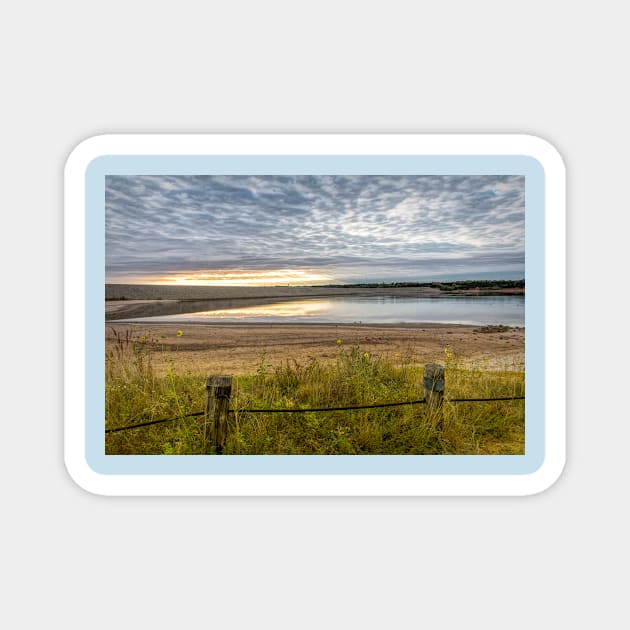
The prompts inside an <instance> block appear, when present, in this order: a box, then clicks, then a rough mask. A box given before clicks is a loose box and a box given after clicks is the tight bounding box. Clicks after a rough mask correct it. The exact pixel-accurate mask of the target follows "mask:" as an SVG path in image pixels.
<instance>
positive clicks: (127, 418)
mask: <svg viewBox="0 0 630 630" xmlns="http://www.w3.org/2000/svg"><path fill="white" fill-rule="evenodd" d="M331 346H336V347H337V355H336V357H335V358H334V359H333V360H331V361H330V362H327V363H324V362H322V361H319V360H317V359H315V358H312V359H310V360H309V361H308V362H306V363H298V362H296V361H293V360H291V359H288V360H287V361H285V362H284V363H282V364H281V365H275V366H274V365H270V364H268V363H267V361H266V359H265V356H264V354H263V355H262V356H261V357H260V363H259V366H258V369H257V371H256V373H254V374H251V375H247V376H238V377H234V379H233V385H232V398H231V403H230V404H231V408H232V409H234V410H235V413H233V414H230V423H231V428H230V434H229V437H228V441H227V445H226V448H225V451H224V453H225V454H228V455H229V454H240V455H257V454H292V455H298V454H320V455H346V454H355V455H362V454H522V453H523V452H524V438H525V429H524V427H525V419H524V407H525V405H524V401H523V400H514V401H494V402H482V403H449V402H445V404H444V418H443V421H442V423H439V422H436V420H435V418H433V419H432V418H430V417H428V415H427V408H426V405H422V404H420V405H409V406H401V407H389V408H388V407H385V408H379V409H373V410H353V411H334V412H300V411H299V409H300V408H313V407H340V406H352V405H369V404H377V403H386V402H401V401H406V400H420V399H422V398H423V397H424V392H423V388H422V372H423V368H422V366H417V365H415V364H414V363H413V361H412V359H411V357H407V358H404V357H403V358H402V359H399V360H397V361H396V362H394V361H393V360H391V359H390V358H388V357H385V356H377V355H372V354H370V353H367V352H364V351H362V349H361V348H360V347H358V346H354V347H345V346H344V344H343V342H342V340H340V339H337V340H336V339H334V338H332V339H331ZM155 353H163V350H162V348H161V346H160V342H159V340H157V339H154V338H149V337H148V336H147V335H142V334H138V333H136V332H132V331H131V330H130V331H128V332H127V333H126V334H125V335H124V336H123V335H117V337H116V342H115V344H114V345H113V347H112V348H111V350H109V351H108V352H107V356H106V396H105V404H106V409H105V417H106V428H108V429H109V428H115V427H120V426H125V425H132V424H137V423H140V422H147V421H152V420H160V419H163V418H178V419H176V420H174V421H171V422H166V423H162V424H156V425H151V426H148V427H142V428H137V429H129V430H126V431H120V432H115V433H108V434H106V440H105V448H106V453H107V454H169V455H170V454H182V455H183V454H196V453H200V452H201V448H202V447H201V440H202V428H201V427H202V422H203V416H201V417H193V418H184V416H186V415H187V414H191V413H196V412H199V411H201V410H203V408H204V396H205V375H203V374H194V373H192V372H184V373H180V372H178V371H177V370H176V369H175V365H174V363H173V362H172V361H171V362H170V363H169V367H168V370H167V373H166V374H165V375H158V374H157V373H156V370H155V369H154V366H153V358H154V356H155ZM166 358H167V359H168V357H166ZM444 362H445V365H446V388H447V391H446V399H447V400H448V399H452V398H490V397H501V396H504V397H505V396H522V395H524V373H523V372H495V371H489V370H484V369H483V366H479V367H476V368H469V367H467V368H466V369H464V368H463V367H462V366H460V365H458V363H457V360H456V357H454V356H453V354H452V352H451V351H450V349H449V348H446V349H445V353H444ZM254 408H294V409H296V412H295V413H277V414H262V413H258V414H256V413H250V412H247V413H246V412H240V411H239V409H254Z"/></svg>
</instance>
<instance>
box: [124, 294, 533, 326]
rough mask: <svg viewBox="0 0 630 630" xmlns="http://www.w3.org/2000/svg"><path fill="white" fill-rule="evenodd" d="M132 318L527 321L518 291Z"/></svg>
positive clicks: (317, 300) (325, 300)
mask: <svg viewBox="0 0 630 630" xmlns="http://www.w3.org/2000/svg"><path fill="white" fill-rule="evenodd" d="M136 321H143V322H144V321H146V322H149V321H152V322H170V323H177V322H179V323H182V324H183V323H202V322H205V323H208V324H210V323H220V322H225V323H255V322H260V323H279V322H283V323H348V324H352V323H363V324H379V323H380V324H396V323H402V322H406V323H419V322H427V323H428V322H432V323H449V324H473V325H488V324H494V325H497V324H503V325H505V326H524V325H525V298H524V296H522V295H506V296H503V295H500V296H495V295H489V296H452V297H435V298H431V297H420V298H419V297H386V296H365V297H360V296H349V297H341V296H340V297H313V298H306V299H300V300H291V301H286V302H277V303H275V304H264V305H258V306H249V307H239V308H226V309H219V310H205V311H199V312H194V313H178V314H176V315H164V316H156V317H144V318H142V319H138V320H136Z"/></svg>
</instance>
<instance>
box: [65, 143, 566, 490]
mask: <svg viewBox="0 0 630 630" xmlns="http://www.w3.org/2000/svg"><path fill="white" fill-rule="evenodd" d="M104 155H525V156H530V157H532V158H534V159H536V160H538V162H539V163H540V164H541V165H542V167H543V168H544V171H545V237H546V238H545V261H546V262H545V459H544V462H543V464H542V466H541V467H540V468H539V469H538V470H537V471H535V472H534V473H531V474H528V475H207V476H206V475H155V474H152V475H104V474H100V473H96V472H94V471H93V470H92V469H91V468H90V467H89V466H88V464H87V462H86V457H85V450H86V440H85V438H86V435H85V402H86V401H85V384H86V383H85V370H84V366H85V318H86V313H85V266H86V258H85V198H86V190H85V174H86V169H87V167H88V165H89V163H90V162H91V161H92V160H93V159H95V158H97V157H101V156H104ZM565 180H566V174H565V168H564V164H563V161H562V158H561V157H560V155H559V153H558V152H557V151H556V149H555V148H554V147H553V146H552V145H551V144H549V143H548V142H547V141H545V140H542V139H540V138H538V137H535V136H530V135H518V134H516V135H514V134H509V135H508V134H505V135H503V134H501V135H485V134H483V135H482V134H471V135H461V134H453V135H450V134H440V135H424V134H423V135H413V134H404V135H402V134H401V135H398V134H374V135H371V134H356V135H355V134H317V135H310V134H287V135H283V134H259V135H258V134H256V135H254V134H230V135H227V134H226V135H201V134H199V135H135V134H129V135H122V134H121V135H118V134H113V135H103V136H95V137H92V138H88V139H87V140H84V141H83V142H81V143H80V144H79V145H78V146H77V147H76V148H75V149H74V151H72V153H71V154H70V156H69V158H68V160H67V162H66V168H65V181H64V185H65V215H64V216H65V226H64V236H65V259H64V281H65V291H64V307H65V321H64V348H65V366H64V396H65V435H64V455H65V463H66V467H67V469H68V472H69V474H70V476H71V477H72V479H73V480H74V481H75V482H76V483H77V484H78V485H79V486H80V487H81V488H83V489H84V490H87V491H88V492H93V493H95V494H101V495H111V496H122V495H127V496H138V495H145V496H174V495H179V496H199V495H201V496H447V495H448V496H466V495H469V496H474V495H477V496H480V495H485V496H489V495H496V496H509V495H519V496H523V495H530V494H535V493H538V492H542V491H543V490H546V489H547V488H549V487H550V486H551V485H553V484H554V483H555V481H556V480H557V479H558V478H559V477H560V475H561V473H562V470H563V468H564V464H565V457H566V453H565V448H566V446H565V445H566V360H565V357H566V341H565V336H566V330H565V321H566V263H565V260H566V237H565V231H566V216H565V215H566V192H565V191H566V183H565ZM552 379H553V383H552V382H551V381H552Z"/></svg>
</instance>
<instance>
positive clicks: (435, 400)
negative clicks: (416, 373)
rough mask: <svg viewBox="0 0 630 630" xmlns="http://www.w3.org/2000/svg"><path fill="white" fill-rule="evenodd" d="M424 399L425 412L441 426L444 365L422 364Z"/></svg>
mask: <svg viewBox="0 0 630 630" xmlns="http://www.w3.org/2000/svg"><path fill="white" fill-rule="evenodd" d="M424 399H425V400H426V401H427V414H428V416H429V418H431V421H432V422H433V423H435V425H436V426H437V427H438V428H441V426H442V420H443V410H442V403H443V402H444V366H443V365H440V364H439V363H427V364H426V365H425V366H424Z"/></svg>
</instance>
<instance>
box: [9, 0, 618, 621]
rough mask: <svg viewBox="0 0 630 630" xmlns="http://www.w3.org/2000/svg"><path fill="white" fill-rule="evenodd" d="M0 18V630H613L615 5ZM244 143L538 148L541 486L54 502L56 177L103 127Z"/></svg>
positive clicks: (18, 11)
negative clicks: (546, 151)
mask: <svg viewBox="0 0 630 630" xmlns="http://www.w3.org/2000/svg"><path fill="white" fill-rule="evenodd" d="M5 5H6V3H5ZM7 6H8V7H9V8H7ZM7 6H3V8H2V9H0V49H1V50H0V52H1V55H0V60H1V61H0V63H2V73H1V75H0V76H1V77H2V87H3V97H2V101H1V105H0V107H1V111H2V116H1V118H0V124H1V125H2V129H1V134H0V138H1V139H2V151H1V159H2V168H1V170H0V172H1V173H2V182H3V186H2V192H3V199H2V200H3V204H2V222H3V230H2V248H0V256H1V257H2V269H3V270H4V273H5V279H4V286H5V292H4V298H5V299H4V300H3V306H4V308H3V309H2V327H1V328H0V330H1V331H2V339H3V350H4V352H3V354H4V357H5V361H4V362H3V363H4V365H3V368H4V369H3V388H2V391H3V406H2V407H3V411H2V416H1V417H2V422H3V432H2V438H3V439H2V457H0V465H1V466H2V483H3V491H2V507H3V517H2V533H3V535H2V542H1V543H0V544H1V545H2V549H1V556H0V557H1V558H2V563H1V564H0V566H1V568H0V571H1V572H2V577H3V584H4V586H3V595H4V599H5V602H6V603H5V604H4V605H3V607H2V610H1V611H0V619H1V620H2V621H3V625H6V626H7V627H12V628H22V627H24V628H32V627H41V626H44V625H45V626H49V625H51V624H52V623H56V622H58V623H59V624H61V625H62V626H63V627H64V628H83V627H91V628H110V627H117V628H120V627H124V628H127V627H129V628H131V627H152V628H174V627H190V626H192V625H193V624H195V625H196V624H199V625H201V624H204V625H207V626H209V627H213V626H215V627H216V626H221V627H251V626H264V627H285V628H293V627H307V628H320V627H323V626H332V627H366V626H367V627H386V626H391V625H395V626H396V627H399V626H401V625H407V624H409V625H412V624H413V625H427V626H430V627H447V628H450V627H453V628H456V627H462V626H472V627H480V628H481V627H483V628H504V627H511V628H531V627H553V626H558V625H562V626H566V625H570V624H573V623H577V622H578V621H583V622H584V624H583V625H584V626H589V627H592V626H595V625H597V626H598V627H622V626H623V625H624V622H625V623H626V624H627V616H628V615H627V613H626V606H625V605H624V604H623V602H622V600H621V597H622V593H623V592H624V591H625V589H622V587H623V578H624V575H623V574H624V573H625V572H626V569H625V567H626V565H627V562H628V545H627V529H628V516H627V512H626V510H625V507H626V505H627V491H626V483H625V476H626V475H625V474H624V473H625V472H626V467H625V465H624V463H625V459H626V449H627V441H628V437H629V436H628V422H627V420H626V418H627V415H628V414H627V411H626V410H625V408H626V405H627V403H626V402H625V401H624V400H623V399H622V396H623V394H624V392H625V389H626V387H625V374H624V369H623V368H624V364H625V362H626V361H625V353H626V352H627V350H628V343H627V339H626V337H625V336H624V334H623V326H624V324H625V317H624V315H625V309H623V308H622V304H623V303H625V302H623V300H624V299H625V298H624V297H623V295H622V289H623V288H624V284H623V280H624V279H623V278H622V273H623V272H624V271H625V268H627V266H626V265H624V263H625V257H624V254H625V250H626V249H627V247H626V230H625V228H626V227H627V219H626V213H627V199H626V196H625V194H624V193H625V183H626V179H627V173H626V171H627V157H626V145H627V143H628V139H629V138H628V135H629V134H628V122H627V118H626V116H627V112H628V111H629V102H628V97H627V95H626V93H625V92H624V91H623V88H624V87H626V86H625V84H626V83H627V72H626V66H625V64H624V63H623V58H624V57H626V58H627V57H628V53H629V50H628V48H629V45H628V39H627V34H626V20H625V19H624V14H623V13H622V11H621V9H620V8H618V7H620V6H622V5H619V4H618V3H615V2H607V1H603V2H599V3H597V4H595V5H592V4H590V3H589V4H588V5H587V4H586V3H584V4H576V3H562V2H559V3H549V2H536V1H532V2H529V3H505V2H483V1H482V2H475V3H467V2H442V3H437V2H436V3H430V4H428V3H427V4H423V3H417V2H407V3H404V2H396V1H395V0H390V1H389V2H386V3H373V2H344V3H342V2H338V1H337V2H328V1H320V2H318V3H309V4H306V3H297V2H292V3H291V2H274V1H272V0H268V1H267V2H260V3H253V2H252V3H244V2H230V3H224V4H223V3H222V4H219V3H201V2H186V1H182V2H178V3H171V2H169V3H166V2H134V3H131V2H118V1H116V0H114V1H110V2H108V3H85V2H82V3H80V2H69V1H62V0H61V1H59V2H56V3H44V2H23V3H20V4H17V3H9V4H8V5H7ZM262 131H269V132H305V131H306V132H324V131H327V132H497V133H499V132H517V133H532V134H535V135H539V136H541V137H543V138H546V139H547V140H549V141H550V142H552V143H553V144H554V145H555V146H556V148H557V149H558V150H559V151H560V153H561V154H562V155H563V156H564V159H565V162H566V165H567V169H568V229H567V231H568V242H569V253H568V266H569V276H568V289H569V297H568V309H569V316H568V326H567V332H568V342H569V352H568V377H569V397H568V398H569V404H568V424H569V433H568V463H567V466H566V470H565V473H564V475H563V477H562V478H561V479H560V480H559V481H558V482H557V483H556V484H555V485H554V486H553V487H552V488H551V489H550V490H548V491H546V492H544V493H542V494H539V495H536V496H533V497H529V498H434V499H418V498H416V499H367V498H365V499H348V498H345V499H323V498H322V499H305V498H293V499H222V500H219V499H207V498H206V499H200V498H179V499H174V498H171V499H167V498H102V497H97V496H93V495H90V494H88V493H86V492H84V491H82V490H80V489H79V488H78V487H76V486H75V485H74V484H73V482H72V481H71V480H70V479H69V477H68V476H67V474H66V472H65V469H64V466H63V460H62V421H63V400H62V342H63V339H62V334H61V331H62V323H63V312H62V290H63V286H62V251H63V243H62V206H63V190H62V171H63V165H64V161H65V158H66V156H67V155H68V154H69V152H70V151H71V150H72V148H73V147H74V146H75V145H76V144H77V143H78V142H79V141H80V140H82V139H84V138H86V137H89V136H92V135H95V134H99V133H106V132H262ZM7 622H9V623H7Z"/></svg>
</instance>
